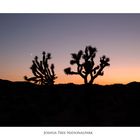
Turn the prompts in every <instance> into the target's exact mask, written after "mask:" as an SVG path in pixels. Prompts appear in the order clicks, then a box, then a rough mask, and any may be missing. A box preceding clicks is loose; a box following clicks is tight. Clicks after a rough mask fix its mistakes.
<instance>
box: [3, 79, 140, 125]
mask: <svg viewBox="0 0 140 140" xmlns="http://www.w3.org/2000/svg"><path fill="white" fill-rule="evenodd" d="M139 108H140V83H138V82H131V83H128V84H126V85H123V84H114V85H106V86H101V85H75V84H59V85H52V86H38V85H35V84H32V83H28V82H11V81H7V80H0V126H140V113H139Z"/></svg>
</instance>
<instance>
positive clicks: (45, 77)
mask: <svg viewBox="0 0 140 140" xmlns="http://www.w3.org/2000/svg"><path fill="white" fill-rule="evenodd" d="M42 55H43V57H42V61H39V60H38V57H37V56H35V58H34V60H33V61H32V63H33V64H32V66H31V70H32V73H33V75H34V76H33V77H31V78H28V77H27V76H25V77H24V78H25V80H27V81H29V82H33V83H36V84H40V85H53V84H54V82H55V81H54V80H55V79H56V78H57V77H56V75H55V72H54V64H51V66H49V64H48V60H50V59H51V54H50V53H47V54H46V53H45V52H43V53H42Z"/></svg>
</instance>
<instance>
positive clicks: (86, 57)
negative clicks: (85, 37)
mask: <svg viewBox="0 0 140 140" xmlns="http://www.w3.org/2000/svg"><path fill="white" fill-rule="evenodd" d="M96 53H97V49H96V48H93V47H92V46H86V48H85V51H84V52H83V51H82V50H80V51H79V52H78V53H77V54H76V53H72V54H71V55H72V60H71V61H70V64H71V65H74V64H76V65H77V71H72V70H71V68H70V67H68V68H66V69H64V72H65V73H66V74H71V75H72V74H76V75H80V76H81V77H82V78H83V79H84V83H85V84H92V83H93V81H94V79H95V78H97V76H99V75H100V76H103V75H104V72H103V69H104V68H105V67H106V66H109V65H110V64H109V61H110V59H109V58H107V57H106V56H105V55H103V56H102V57H101V58H100V64H99V65H97V66H95V63H94V58H95V56H96ZM81 59H82V60H83V62H81ZM88 76H90V79H89V80H88Z"/></svg>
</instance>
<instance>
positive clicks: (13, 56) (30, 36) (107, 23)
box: [0, 14, 140, 85]
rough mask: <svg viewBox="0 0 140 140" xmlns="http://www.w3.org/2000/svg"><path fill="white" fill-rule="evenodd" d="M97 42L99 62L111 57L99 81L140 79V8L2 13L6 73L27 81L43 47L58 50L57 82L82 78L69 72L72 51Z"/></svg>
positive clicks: (0, 41)
mask: <svg viewBox="0 0 140 140" xmlns="http://www.w3.org/2000/svg"><path fill="white" fill-rule="evenodd" d="M87 45H92V46H93V47H96V48H97V50H98V52H97V54H96V58H95V62H96V64H97V65H98V64H99V60H100V57H101V56H102V55H106V56H107V57H109V58H110V66H109V67H106V68H105V69H104V76H100V77H97V79H95V81H94V83H97V84H102V85H105V84H114V83H123V84H125V83H129V82H132V81H138V82H140V14H0V79H6V80H11V81H24V78H23V77H24V76H25V75H27V76H29V77H30V76H32V72H31V70H30V66H31V65H32V60H33V59H34V57H35V56H36V55H37V56H38V57H39V58H40V59H42V52H43V51H46V52H49V53H51V54H52V59H51V60H50V62H49V64H51V63H54V65H55V72H56V75H57V77H58V78H57V79H56V83H75V84H82V83H83V79H82V78H81V77H80V76H78V75H77V76H74V75H72V76H71V75H66V74H64V71H63V70H64V68H67V67H71V68H73V66H71V65H70V63H69V61H70V59H71V53H77V52H78V51H79V50H84V48H85V47H86V46H87Z"/></svg>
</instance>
